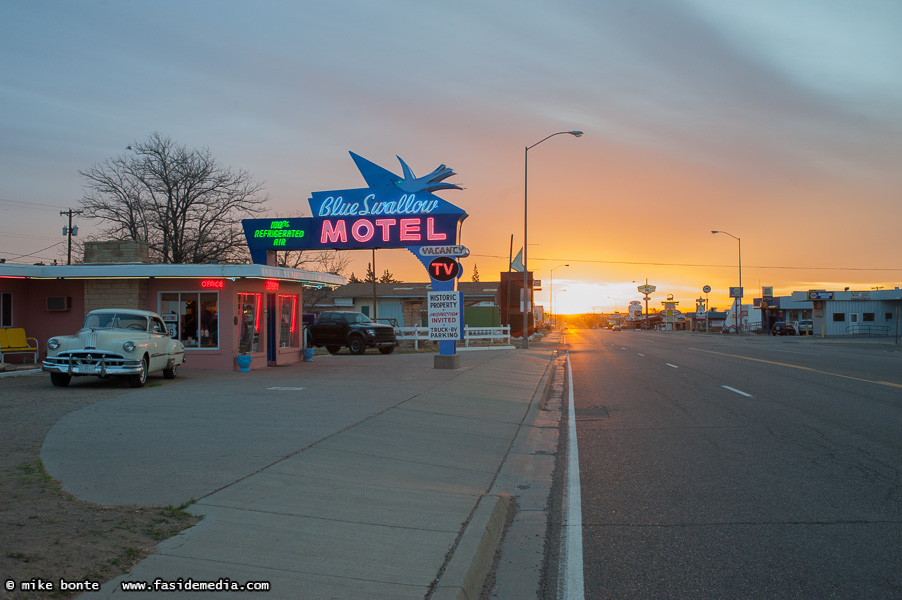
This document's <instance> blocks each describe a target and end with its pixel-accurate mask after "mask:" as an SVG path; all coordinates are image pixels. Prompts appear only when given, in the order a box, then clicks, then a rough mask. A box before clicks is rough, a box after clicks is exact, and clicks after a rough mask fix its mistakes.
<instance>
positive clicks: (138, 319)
mask: <svg viewBox="0 0 902 600" xmlns="http://www.w3.org/2000/svg"><path fill="white" fill-rule="evenodd" d="M83 329H131V330H134V331H147V318H146V317H142V316H141V315H128V314H120V313H116V312H99V313H91V314H89V315H88V316H87V317H86V318H85V325H84V327H83Z"/></svg>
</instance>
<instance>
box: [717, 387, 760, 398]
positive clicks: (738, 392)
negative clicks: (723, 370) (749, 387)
mask: <svg viewBox="0 0 902 600" xmlns="http://www.w3.org/2000/svg"><path fill="white" fill-rule="evenodd" d="M720 387H722V388H724V389H725V390H730V391H731V392H736V393H737V394H739V395H740V396H745V397H746V398H754V396H752V395H751V394H746V393H745V392H743V391H742V390H737V389H736V388H734V387H730V386H728V385H722V386H720Z"/></svg>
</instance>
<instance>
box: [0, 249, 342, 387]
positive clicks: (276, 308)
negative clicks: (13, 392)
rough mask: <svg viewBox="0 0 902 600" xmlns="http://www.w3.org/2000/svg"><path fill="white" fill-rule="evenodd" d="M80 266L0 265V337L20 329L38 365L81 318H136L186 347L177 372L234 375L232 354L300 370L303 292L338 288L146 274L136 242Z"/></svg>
mask: <svg viewBox="0 0 902 600" xmlns="http://www.w3.org/2000/svg"><path fill="white" fill-rule="evenodd" d="M85 258H86V262H85V264H78V265H10V264H0V327H21V328H23V329H25V333H26V335H28V336H29V337H34V338H36V339H37V340H38V344H39V346H40V354H41V356H43V355H45V354H46V351H47V340H48V339H50V338H51V337H53V336H55V335H69V334H73V333H75V332H76V331H78V330H79V329H80V328H81V326H82V323H83V321H84V317H85V314H87V313H88V312H90V311H92V310H95V309H98V308H138V309H144V310H151V311H154V312H157V313H159V314H160V316H162V317H163V320H164V321H165V322H166V324H167V326H168V327H169V331H170V334H171V335H172V336H173V337H175V338H177V339H179V340H181V342H182V344H184V346H185V358H186V361H185V365H184V366H185V368H195V369H209V370H234V369H236V368H237V366H236V362H235V359H236V357H237V355H239V354H250V355H251V356H252V357H253V362H252V368H262V367H265V366H268V365H269V366H276V365H286V364H292V363H296V362H300V361H302V360H303V356H302V354H301V349H302V344H303V335H302V334H303V325H302V319H301V317H302V315H301V311H302V298H303V291H304V288H309V287H318V288H321V287H324V286H327V287H332V286H337V285H341V284H343V283H345V281H346V280H345V278H344V277H341V276H338V275H333V274H331V273H319V272H313V271H304V270H301V269H287V268H281V267H271V266H266V265H256V264H254V265H230V264H198V265H174V264H148V263H147V262H142V260H146V250H144V249H142V248H141V246H140V245H139V244H135V243H134V242H100V243H94V244H88V245H87V247H86V251H85ZM114 258H115V259H116V260H117V261H118V262H115V263H114V262H112V261H111V260H110V259H114ZM104 259H106V260H104ZM130 259H135V260H134V261H132V260H130ZM88 261H91V262H88ZM11 358H12V360H15V359H16V357H11Z"/></svg>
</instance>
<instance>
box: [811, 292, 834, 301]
mask: <svg viewBox="0 0 902 600" xmlns="http://www.w3.org/2000/svg"><path fill="white" fill-rule="evenodd" d="M808 299H809V300H833V292H823V291H819V290H808Z"/></svg>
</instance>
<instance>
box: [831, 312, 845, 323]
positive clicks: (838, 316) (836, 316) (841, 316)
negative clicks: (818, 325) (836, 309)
mask: <svg viewBox="0 0 902 600" xmlns="http://www.w3.org/2000/svg"><path fill="white" fill-rule="evenodd" d="M833 322H834V323H845V322H846V313H833Z"/></svg>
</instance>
